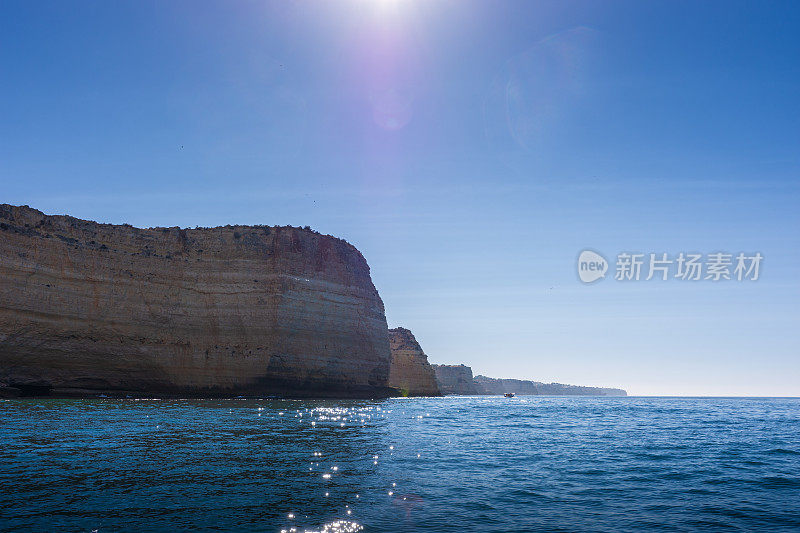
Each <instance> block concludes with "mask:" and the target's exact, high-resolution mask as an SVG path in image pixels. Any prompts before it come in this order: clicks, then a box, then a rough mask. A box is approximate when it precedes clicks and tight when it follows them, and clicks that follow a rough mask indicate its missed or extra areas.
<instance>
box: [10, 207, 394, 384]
mask: <svg viewBox="0 0 800 533" xmlns="http://www.w3.org/2000/svg"><path fill="white" fill-rule="evenodd" d="M387 330H388V328H387V325H386V318H385V316H384V307H383V302H382V301H381V299H380V296H379V295H378V292H377V290H376V289H375V287H374V285H373V284H372V281H371V279H370V274H369V266H368V265H367V263H366V261H365V260H364V258H363V256H362V255H361V253H360V252H359V251H358V250H356V249H355V247H353V246H352V245H350V244H349V243H347V242H345V241H343V240H341V239H337V238H334V237H330V236H327V235H320V234H319V233H317V232H314V231H311V230H310V229H301V228H294V227H270V226H225V227H217V228H203V229H181V228H151V229H139V228H134V227H132V226H129V225H111V224H98V223H95V222H91V221H85V220H80V219H76V218H73V217H69V216H48V215H45V214H43V213H42V212H40V211H37V210H35V209H31V208H29V207H27V206H23V207H15V206H10V205H0V390H2V389H6V394H10V393H16V394H19V395H23V396H27V395H36V396H39V395H48V394H49V395H78V396H80V395H96V394H99V393H108V394H115V395H119V394H132V395H134V394H135V395H142V394H153V395H158V396H182V397H196V396H202V397H208V396H239V395H247V396H272V395H280V396H291V397H361V398H372V397H383V396H387V395H390V394H391V393H392V392H393V391H392V390H391V389H389V388H388V386H387V383H388V377H389V367H390V361H391V356H390V351H389V342H388V338H387Z"/></svg>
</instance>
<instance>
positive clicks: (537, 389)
mask: <svg viewBox="0 0 800 533" xmlns="http://www.w3.org/2000/svg"><path fill="white" fill-rule="evenodd" d="M475 385H476V386H477V387H478V389H479V391H480V393H481V394H505V393H507V392H513V393H514V394H519V395H545V396H627V395H628V393H627V392H625V391H624V390H622V389H610V388H606V387H583V386H580V385H565V384H564V383H541V382H539V381H528V380H524V379H497V378H489V377H486V376H475Z"/></svg>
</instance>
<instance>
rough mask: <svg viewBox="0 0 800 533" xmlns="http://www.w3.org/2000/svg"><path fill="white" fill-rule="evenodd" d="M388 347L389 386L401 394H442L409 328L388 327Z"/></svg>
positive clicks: (431, 369)
mask: <svg viewBox="0 0 800 533" xmlns="http://www.w3.org/2000/svg"><path fill="white" fill-rule="evenodd" d="M389 348H390V350H391V352H392V366H391V369H390V371H389V386H390V387H393V388H395V389H397V390H398V391H399V393H400V395H401V396H441V395H442V393H441V392H439V386H438V385H437V383H436V376H435V374H434V372H433V368H432V367H431V365H430V363H428V356H427V355H425V352H423V351H422V347H421V346H420V345H419V343H418V342H417V339H415V338H414V335H413V334H412V333H411V332H410V331H409V330H407V329H405V328H394V329H390V330H389Z"/></svg>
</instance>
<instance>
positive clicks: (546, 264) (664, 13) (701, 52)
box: [0, 0, 800, 395]
mask: <svg viewBox="0 0 800 533" xmlns="http://www.w3.org/2000/svg"><path fill="white" fill-rule="evenodd" d="M799 27H800V5H798V4H797V3H793V2H770V3H768V4H765V3H758V2H733V1H724V2H677V1H669V2H638V1H636V2H564V1H558V2H529V1H519V2H511V1H492V2H490V1H488V0H487V1H482V2H475V1H469V0H464V1H444V0H442V1H436V0H425V1H423V0H371V1H350V0H341V1H330V2H292V1H281V2H198V1H191V2H188V1H187V2H168V3H167V2H143V1H137V2H71V3H68V2H30V1H24V2H16V1H9V0H6V1H5V2H3V3H2V6H0V202H6V203H11V204H28V205H31V206H33V207H36V208H38V209H41V210H43V211H45V212H46V213H52V214H55V213H67V214H71V215H74V216H77V217H81V218H87V219H91V220H97V221H102V222H111V223H123V222H127V223H130V224H134V225H137V226H155V225H161V226H172V225H180V226H190V227H193V226H196V225H200V226H213V225H224V224H229V223H240V224H281V225H282V224H292V225H307V224H308V225H311V226H312V227H314V228H315V229H317V230H319V231H321V232H323V233H329V234H332V235H336V236H339V237H342V238H345V239H347V240H348V241H349V242H351V243H353V244H354V245H356V246H357V247H358V248H359V249H360V250H361V251H362V252H363V254H364V256H365V257H366V258H367V261H368V262H369V264H370V266H371V269H372V275H373V281H374V282H375V285H376V286H377V288H378V290H379V291H380V294H381V296H382V298H383V300H384V303H385V305H386V311H387V318H388V321H389V325H390V326H396V325H403V326H405V327H408V328H410V329H411V330H412V331H413V332H414V333H415V334H416V336H417V339H418V340H419V341H420V342H421V343H422V346H423V348H424V349H425V351H426V352H427V353H428V355H429V358H430V360H431V361H433V362H439V363H462V362H463V363H465V364H468V365H471V366H472V367H473V369H474V370H475V372H476V373H483V374H488V375H491V376H496V377H523V378H530V379H536V380H541V381H560V382H567V383H576V384H585V385H608V386H619V387H624V388H626V389H627V390H628V391H629V392H631V393H633V394H676V395H684V394H689V395H703V394H707V395H800V331H799V329H800V328H798V326H800V304H798V302H800V281H798V277H797V276H798V272H799V270H798V264H799V263H800V252H798V247H799V246H800V231H799V230H800V209H798V206H799V205H800V126H799V125H800V32H798V31H797V28H799ZM585 248H591V249H594V250H598V251H600V252H602V253H603V254H605V256H606V257H607V258H609V259H611V261H612V262H613V260H614V258H615V256H616V254H617V253H618V252H621V251H639V252H644V253H648V252H658V253H661V252H667V253H669V254H671V255H673V254H677V253H678V252H681V251H683V252H687V251H697V252H702V253H712V252H716V251H720V250H721V251H727V252H731V253H737V252H739V251H744V252H756V251H758V252H761V253H762V255H763V256H764V262H763V264H762V271H761V279H759V280H758V281H757V282H722V283H718V284H714V283H711V282H698V283H682V282H679V281H668V282H644V281H640V282H629V283H623V282H616V281H614V280H613V279H606V280H603V281H601V282H598V283H597V284H594V285H591V286H586V285H582V284H581V283H580V282H579V281H578V279H577V276H576V270H575V268H576V267H575V260H576V257H577V255H578V253H579V252H580V251H581V250H583V249H585ZM612 269H613V265H612Z"/></svg>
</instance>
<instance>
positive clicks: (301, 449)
mask: <svg viewBox="0 0 800 533" xmlns="http://www.w3.org/2000/svg"><path fill="white" fill-rule="evenodd" d="M0 432H1V433H0V487H1V489H0V530H2V531H85V532H92V531H97V532H105V531H136V532H143V531H186V530H203V531H265V532H276V533H278V532H281V531H285V532H287V533H288V532H294V531H297V532H303V531H315V532H317V531H325V532H330V533H333V532H355V531H365V532H473V531H474V532H511V531H518V532H529V531H530V532H532V531H633V530H640V531H641V530H646V531H723V530H728V531H737V530H738V531H760V530H763V531H797V530H800V399H790V398H787V399H783V398H637V397H627V398H599V397H542V396H528V397H524V396H522V397H516V398H502V397H445V398H416V399H388V400H376V401H352V400H348V401H331V400H325V401H323V400H319V401H311V400H276V399H263V400H256V399H241V400H155V399H139V400H114V399H86V400H61V399H16V400H4V401H0Z"/></svg>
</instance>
